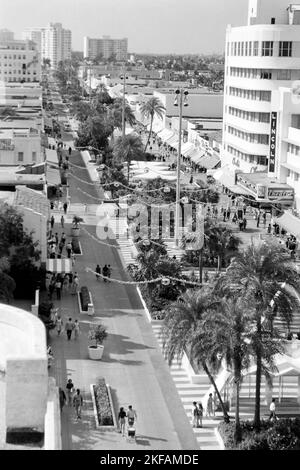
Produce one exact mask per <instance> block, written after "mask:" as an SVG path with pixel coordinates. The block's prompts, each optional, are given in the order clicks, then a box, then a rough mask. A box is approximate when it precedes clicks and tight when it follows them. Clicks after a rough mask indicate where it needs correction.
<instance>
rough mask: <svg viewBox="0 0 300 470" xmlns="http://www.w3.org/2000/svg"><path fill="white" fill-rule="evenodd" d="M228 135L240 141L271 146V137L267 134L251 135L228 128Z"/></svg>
mask: <svg viewBox="0 0 300 470" xmlns="http://www.w3.org/2000/svg"><path fill="white" fill-rule="evenodd" d="M228 133H229V134H232V135H234V136H235V137H238V138H239V139H243V140H245V141H247V142H250V143H251V144H263V145H268V144H269V136H268V135H267V134H250V133H248V132H244V131H240V130H239V129H236V128H235V127H231V126H228Z"/></svg>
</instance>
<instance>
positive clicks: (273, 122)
mask: <svg viewBox="0 0 300 470" xmlns="http://www.w3.org/2000/svg"><path fill="white" fill-rule="evenodd" d="M276 134H277V113H275V112H272V113H271V134H270V158H269V172H270V173H274V172H275V158H276Z"/></svg>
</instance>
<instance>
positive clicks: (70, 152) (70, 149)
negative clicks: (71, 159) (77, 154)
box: [68, 147, 72, 155]
mask: <svg viewBox="0 0 300 470" xmlns="http://www.w3.org/2000/svg"><path fill="white" fill-rule="evenodd" d="M68 152H69V155H71V154H72V148H71V147H69V150H68Z"/></svg>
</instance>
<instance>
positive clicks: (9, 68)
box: [0, 40, 41, 82]
mask: <svg viewBox="0 0 300 470" xmlns="http://www.w3.org/2000/svg"><path fill="white" fill-rule="evenodd" d="M40 78H41V59H40V54H39V52H38V50H37V47H36V44H35V43H34V42H32V41H28V40H27V41H23V40H10V41H1V42H0V81H2V82H39V81H40Z"/></svg>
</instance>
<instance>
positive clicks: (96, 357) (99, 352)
mask: <svg viewBox="0 0 300 470" xmlns="http://www.w3.org/2000/svg"><path fill="white" fill-rule="evenodd" d="M88 352H89V358H90V359H92V360H93V361H100V360H101V359H102V356H103V352H104V346H103V345H102V344H98V345H97V347H96V346H88Z"/></svg>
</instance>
